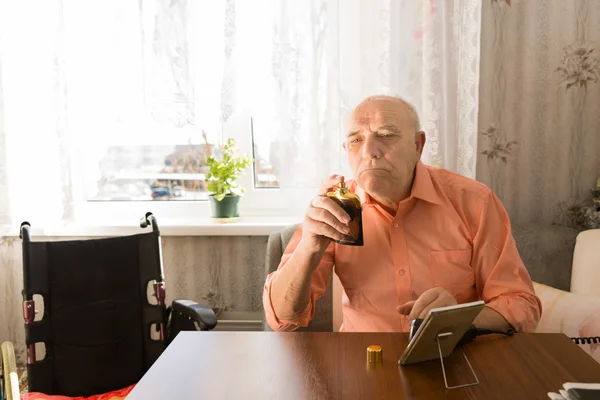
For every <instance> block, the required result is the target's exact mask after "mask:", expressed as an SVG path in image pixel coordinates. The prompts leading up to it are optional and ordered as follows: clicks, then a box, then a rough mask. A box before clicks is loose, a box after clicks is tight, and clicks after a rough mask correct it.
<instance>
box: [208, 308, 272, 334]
mask: <svg viewBox="0 0 600 400" xmlns="http://www.w3.org/2000/svg"><path fill="white" fill-rule="evenodd" d="M263 317H264V314H263V312H262V311H258V312H245V311H223V312H220V313H219V315H218V316H217V326H216V327H215V329H213V331H263V330H264V329H263V324H264V322H263Z"/></svg>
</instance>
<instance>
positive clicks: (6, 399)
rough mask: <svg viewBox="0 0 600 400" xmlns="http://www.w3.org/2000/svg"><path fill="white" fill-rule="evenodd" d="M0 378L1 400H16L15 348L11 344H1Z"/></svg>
mask: <svg viewBox="0 0 600 400" xmlns="http://www.w3.org/2000/svg"><path fill="white" fill-rule="evenodd" d="M0 377H1V381H2V388H1V389H0V391H1V392H2V397H1V399H2V400H18V399H20V398H21V395H20V394H19V377H18V376H17V363H16V361H15V348H14V347H13V344H12V343H11V342H4V343H2V360H1V362H0Z"/></svg>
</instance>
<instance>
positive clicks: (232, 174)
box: [206, 138, 253, 201]
mask: <svg viewBox="0 0 600 400" xmlns="http://www.w3.org/2000/svg"><path fill="white" fill-rule="evenodd" d="M237 153H238V149H237V148H236V147H235V140H234V139H232V138H229V139H228V140H227V144H225V145H224V146H221V157H220V160H217V159H216V158H215V157H212V156H211V157H207V159H206V163H207V164H208V168H209V171H208V173H207V174H206V182H207V183H208V191H209V192H211V193H212V194H213V195H214V197H215V199H217V200H218V201H221V200H223V199H224V198H225V196H227V195H232V196H242V195H243V194H244V192H245V190H244V188H242V187H241V186H240V185H238V184H237V182H236V180H237V178H238V177H239V176H240V175H241V174H242V173H243V172H244V170H245V169H246V168H248V167H249V166H250V165H251V164H252V161H253V160H252V157H250V156H249V155H247V154H242V155H237Z"/></svg>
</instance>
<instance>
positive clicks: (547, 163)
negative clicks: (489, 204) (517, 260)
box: [477, 0, 600, 289]
mask: <svg viewBox="0 0 600 400" xmlns="http://www.w3.org/2000/svg"><path fill="white" fill-rule="evenodd" d="M599 53H600V2H599V1H589V0H574V1H562V0H536V1H524V0H487V1H484V2H483V9H482V36H481V69H480V97H479V101H480V105H479V141H478V152H479V157H478V162H477V179H478V180H480V181H482V182H484V183H485V184H487V185H489V186H490V187H491V188H492V189H493V190H494V191H495V192H496V193H497V194H498V195H499V197H500V199H501V200H502V201H503V203H504V205H505V206H506V208H507V211H508V213H509V215H510V217H511V221H512V224H513V227H514V228H515V229H514V233H515V237H516V239H517V244H518V245H519V250H520V251H521V253H522V256H523V257H524V259H525V258H526V259H527V260H526V261H528V262H529V264H528V267H529V269H530V272H531V273H532V275H533V276H534V278H537V279H538V281H541V282H543V283H547V284H550V285H552V286H555V287H560V288H563V289H568V279H569V276H570V259H569V256H570V253H572V251H573V247H572V246H573V240H574V237H575V235H576V233H577V232H578V231H580V230H581V229H583V228H584V226H582V224H581V222H582V221H581V220H580V216H581V213H580V212H579V210H580V209H581V207H582V206H590V205H591V192H590V189H592V187H594V186H595V184H596V180H597V179H598V177H599V176H600V156H599V155H600V113H599V112H598V110H599V109H600V83H599V82H598V77H599V75H600V61H599V57H600V54H599ZM557 259H560V263H558V262H557ZM526 264H527V262H526ZM558 275H561V278H560V279H559V281H560V282H559V281H557V279H558V278H557V277H558Z"/></svg>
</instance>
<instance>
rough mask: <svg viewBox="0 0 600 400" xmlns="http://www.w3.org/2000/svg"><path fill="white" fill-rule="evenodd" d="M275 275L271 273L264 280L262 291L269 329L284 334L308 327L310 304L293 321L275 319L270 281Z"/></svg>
mask: <svg viewBox="0 0 600 400" xmlns="http://www.w3.org/2000/svg"><path fill="white" fill-rule="evenodd" d="M275 273H276V272H275ZM275 273H273V274H271V275H270V276H269V277H267V280H266V282H265V286H264V290H263V307H264V309H265V319H266V321H267V324H269V326H270V327H271V329H273V330H274V331H284V332H289V331H294V330H296V329H298V328H299V327H301V326H302V327H306V326H308V324H309V322H310V319H311V312H312V302H309V303H308V306H307V307H306V309H305V310H304V311H302V313H301V314H300V315H299V316H298V317H297V318H294V319H279V318H277V315H276V314H275V310H274V309H273V303H272V302H271V281H272V279H273V275H274V274H275Z"/></svg>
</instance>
